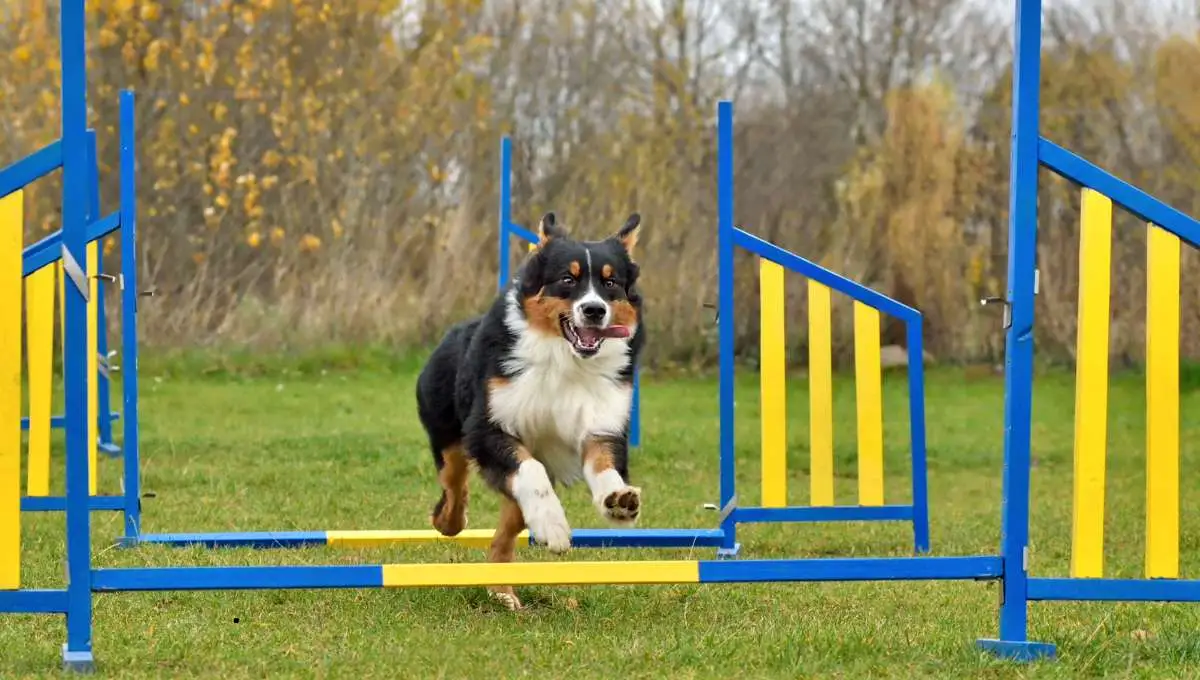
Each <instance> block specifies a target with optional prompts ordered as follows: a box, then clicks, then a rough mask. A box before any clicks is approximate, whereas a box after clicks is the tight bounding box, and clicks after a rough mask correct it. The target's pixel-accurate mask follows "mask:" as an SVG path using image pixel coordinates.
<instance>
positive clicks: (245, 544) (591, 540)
mask: <svg viewBox="0 0 1200 680" xmlns="http://www.w3.org/2000/svg"><path fill="white" fill-rule="evenodd" d="M492 535H493V532H492V530H491V529H467V530H466V531H463V532H462V533H460V534H459V535H457V536H443V535H442V534H440V533H438V532H437V531H435V530H433V529H414V530H400V531H372V530H366V531H248V532H229V533H171V534H141V535H140V536H136V537H133V536H130V537H127V538H126V540H125V545H126V546H131V545H138V544H153V545H168V546H176V547H184V546H201V547H205V548H257V549H273V548H303V547H314V546H336V547H342V548H365V547H375V546H382V545H419V544H429V543H451V544H457V545H464V546H472V547H487V546H488V545H489V544H490V543H491V540H492ZM721 539H722V533H721V530H720V529H575V530H574V531H573V532H572V533H571V545H572V546H573V547H576V548H701V547H716V546H719V545H721ZM517 544H518V545H520V546H522V547H525V546H537V545H539V544H538V542H537V539H536V538H534V537H531V536H530V535H529V533H528V532H522V533H521V534H520V535H519V536H518V543H517Z"/></svg>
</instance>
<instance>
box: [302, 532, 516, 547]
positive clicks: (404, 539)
mask: <svg viewBox="0 0 1200 680" xmlns="http://www.w3.org/2000/svg"><path fill="white" fill-rule="evenodd" d="M494 534H495V531H493V530H492V529H467V530H465V531H463V532H462V533H460V534H459V535H457V536H443V535H442V534H440V533H438V532H437V531H435V530H433V529H417V530H412V531H327V532H325V540H326V542H327V543H328V545H330V546H337V547H341V548H369V547H378V546H384V545H405V544H409V545H416V544H426V543H453V544H456V545H465V546H470V547H475V548H486V547H488V545H490V544H491V542H492V536H493V535H494ZM517 545H518V546H522V547H524V546H528V545H529V532H527V531H522V532H521V533H520V534H517Z"/></svg>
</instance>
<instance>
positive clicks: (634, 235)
mask: <svg viewBox="0 0 1200 680" xmlns="http://www.w3.org/2000/svg"><path fill="white" fill-rule="evenodd" d="M641 231H642V216H641V215H639V214H637V213H633V214H632V215H630V216H629V219H627V220H625V226H623V227H621V229H620V230H619V231H617V235H616V237H615V238H616V239H617V242H618V243H620V244H621V247H622V248H624V249H625V252H626V253H629V257H630V258H633V250H634V248H635V247H637V242H638V235H639V234H640V233H641Z"/></svg>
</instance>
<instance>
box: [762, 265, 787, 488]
mask: <svg viewBox="0 0 1200 680" xmlns="http://www.w3.org/2000/svg"><path fill="white" fill-rule="evenodd" d="M783 275H784V272H783V267H781V266H780V265H778V264H775V263H774V262H771V261H770V260H766V259H760V260H759V275H758V286H759V299H760V304H759V312H758V313H759V326H760V333H759V354H760V362H759V367H758V380H759V388H760V389H759V392H760V396H759V401H760V406H759V408H760V411H761V414H762V504H763V507H765V508H782V507H784V506H785V505H787V354H786V351H785V349H784V346H785V342H786V334H787V326H786V324H787V321H786V318H785V313H784V311H785V288H784V276H783Z"/></svg>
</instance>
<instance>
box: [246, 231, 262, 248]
mask: <svg viewBox="0 0 1200 680" xmlns="http://www.w3.org/2000/svg"><path fill="white" fill-rule="evenodd" d="M261 244H262V234H260V233H258V232H257V231H252V232H250V233H249V234H247V235H246V245H248V246H250V247H251V248H257V247H258V246H259V245H261Z"/></svg>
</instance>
